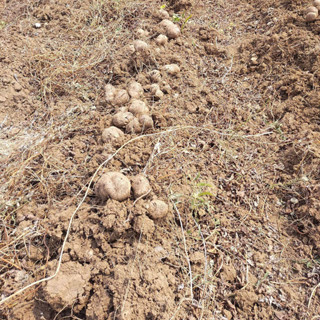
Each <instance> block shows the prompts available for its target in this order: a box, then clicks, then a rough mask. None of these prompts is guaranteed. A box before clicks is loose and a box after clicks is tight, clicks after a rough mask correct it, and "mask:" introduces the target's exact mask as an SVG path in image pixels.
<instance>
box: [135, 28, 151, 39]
mask: <svg viewBox="0 0 320 320" xmlns="http://www.w3.org/2000/svg"><path fill="white" fill-rule="evenodd" d="M136 33H137V35H138V36H139V37H142V38H143V37H147V36H148V35H149V32H148V31H146V30H143V29H141V28H138V29H137V30H136Z"/></svg>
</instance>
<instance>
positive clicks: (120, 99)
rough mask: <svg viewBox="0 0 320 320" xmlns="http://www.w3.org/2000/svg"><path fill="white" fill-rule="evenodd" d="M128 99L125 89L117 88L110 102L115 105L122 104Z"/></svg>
mask: <svg viewBox="0 0 320 320" xmlns="http://www.w3.org/2000/svg"><path fill="white" fill-rule="evenodd" d="M129 100H130V97H129V94H128V92H127V90H124V89H117V90H116V92H115V96H114V99H113V102H112V104H113V105H115V106H122V105H123V104H125V103H127V102H128V101H129Z"/></svg>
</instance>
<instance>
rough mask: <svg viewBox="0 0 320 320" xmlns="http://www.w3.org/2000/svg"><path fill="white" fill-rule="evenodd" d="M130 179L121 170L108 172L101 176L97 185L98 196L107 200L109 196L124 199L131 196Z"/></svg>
mask: <svg viewBox="0 0 320 320" xmlns="http://www.w3.org/2000/svg"><path fill="white" fill-rule="evenodd" d="M130 190H131V183H130V180H129V179H128V178H127V177H126V176H125V175H123V174H122V173H120V172H108V173H106V174H104V175H102V176H101V178H100V179H99V181H98V182H97V184H96V186H95V192H96V194H97V196H98V197H99V198H100V199H101V200H103V201H105V200H107V199H108V198H111V199H114V200H117V201H123V200H125V199H128V198H129V197H130Z"/></svg>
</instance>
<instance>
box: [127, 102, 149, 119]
mask: <svg viewBox="0 0 320 320" xmlns="http://www.w3.org/2000/svg"><path fill="white" fill-rule="evenodd" d="M129 112H131V113H132V114H133V115H135V116H139V115H142V114H147V113H149V108H148V107H147V106H146V104H145V103H144V102H143V101H141V100H133V101H132V102H131V104H130V107H129Z"/></svg>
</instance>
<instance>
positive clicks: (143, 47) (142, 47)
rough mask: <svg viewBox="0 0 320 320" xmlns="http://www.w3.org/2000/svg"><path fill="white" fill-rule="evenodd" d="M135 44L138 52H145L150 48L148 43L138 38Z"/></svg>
mask: <svg viewBox="0 0 320 320" xmlns="http://www.w3.org/2000/svg"><path fill="white" fill-rule="evenodd" d="M133 46H134V49H135V50H136V51H137V52H144V51H147V50H148V47H149V46H148V44H147V43H146V42H144V41H142V40H136V41H134V43H133Z"/></svg>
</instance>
